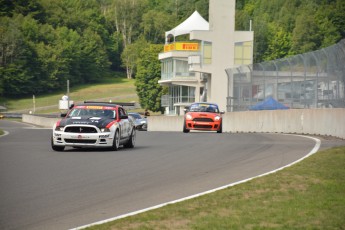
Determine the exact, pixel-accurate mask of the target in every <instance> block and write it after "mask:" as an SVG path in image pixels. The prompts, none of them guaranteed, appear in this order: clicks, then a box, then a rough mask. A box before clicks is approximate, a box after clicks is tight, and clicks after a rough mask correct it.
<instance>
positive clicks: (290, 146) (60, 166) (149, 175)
mask: <svg viewBox="0 0 345 230" xmlns="http://www.w3.org/2000/svg"><path fill="white" fill-rule="evenodd" d="M0 129H3V130H7V131H8V132H9V134H8V135H6V136H2V137H0V183H1V184H0V185H1V187H0V197H1V200H0V229H25V230H28V229H45V230H47V229H54V230H56V229H69V228H74V227H78V226H82V225H85V224H89V223H93V222H96V221H99V220H103V219H108V218H111V217H114V216H118V215H121V214H125V213H128V212H132V211H135V210H139V209H143V208H147V207H151V206H153V205H157V204H160V203H164V202H168V201H172V200H176V199H179V198H182V197H185V196H190V195H193V194H196V193H199V192H203V191H207V190H209V189H213V188H216V187H219V186H223V185H226V184H229V183H232V182H235V181H239V180H243V179H246V178H249V177H252V176H256V175H259V174H262V173H265V172H268V171H270V170H272V169H276V168H279V167H281V166H284V165H286V164H288V163H291V162H293V161H295V160H297V159H299V158H301V157H303V156H304V155H306V154H308V153H309V152H310V151H311V149H313V147H314V145H315V142H314V141H313V140H311V139H308V138H303V137H297V136H290V135H273V134H229V133H223V134H217V133H204V132H191V133H188V134H184V133H182V131H181V132H180V133H176V132H175V133H168V132H138V135H137V144H136V147H135V148H134V149H120V151H117V152H113V151H100V150H75V149H67V151H65V152H54V151H53V150H51V148H50V135H51V130H49V129H39V128H34V127H32V126H29V125H26V124H22V123H19V122H18V123H17V122H10V121H7V120H0ZM181 130H182V129H181Z"/></svg>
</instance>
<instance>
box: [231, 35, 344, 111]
mask: <svg viewBox="0 0 345 230" xmlns="http://www.w3.org/2000/svg"><path fill="white" fill-rule="evenodd" d="M226 72H227V75H228V95H227V111H228V112H230V111H245V110H249V108H250V107H251V106H253V105H255V104H257V103H259V102H261V101H263V100H265V99H266V98H267V97H269V96H271V97H273V98H274V99H275V100H276V101H278V102H280V103H281V104H284V105H286V106H288V107H289V108H293V109H297V108H339V107H341V108H345V96H344V95H345V94H344V92H345V84H344V83H345V39H343V40H341V41H340V42H339V43H337V44H335V45H333V46H330V47H327V48H324V49H321V50H317V51H313V52H309V53H305V54H300V55H295V56H291V57H287V58H284V59H278V60H274V61H269V62H263V63H257V64H253V65H248V66H247V65H246V66H240V67H237V68H230V69H226Z"/></svg>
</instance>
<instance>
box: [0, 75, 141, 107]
mask: <svg viewBox="0 0 345 230" xmlns="http://www.w3.org/2000/svg"><path fill="white" fill-rule="evenodd" d="M134 82H135V80H134V79H127V78H124V77H112V78H106V79H104V80H103V82H101V83H97V84H88V85H82V86H78V87H73V86H71V87H70V94H69V96H70V100H73V101H74V102H81V101H84V100H104V101H109V100H112V101H120V102H132V101H135V102H138V101H139V99H138V97H137V95H136V91H135V86H134ZM65 93H66V92H65V91H61V92H57V93H52V94H47V95H35V110H36V113H52V112H59V110H58V103H59V100H60V99H61V97H62V96H63V95H64V94H65ZM0 103H1V104H5V105H6V107H7V108H8V111H7V112H11V111H20V110H31V111H33V108H34V103H33V97H29V98H22V99H1V102H0Z"/></svg>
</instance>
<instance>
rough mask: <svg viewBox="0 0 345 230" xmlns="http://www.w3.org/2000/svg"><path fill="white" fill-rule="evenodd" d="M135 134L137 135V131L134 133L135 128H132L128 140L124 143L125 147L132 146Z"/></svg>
mask: <svg viewBox="0 0 345 230" xmlns="http://www.w3.org/2000/svg"><path fill="white" fill-rule="evenodd" d="M136 135H137V133H136V131H135V129H134V128H133V129H132V133H131V136H130V137H129V140H128V142H127V143H126V144H125V145H124V146H125V148H134V145H135V139H136Z"/></svg>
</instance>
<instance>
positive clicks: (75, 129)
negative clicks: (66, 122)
mask: <svg viewBox="0 0 345 230" xmlns="http://www.w3.org/2000/svg"><path fill="white" fill-rule="evenodd" d="M65 132H66V133H97V130H96V129H95V128H94V127H85V126H71V127H66V129H65Z"/></svg>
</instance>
